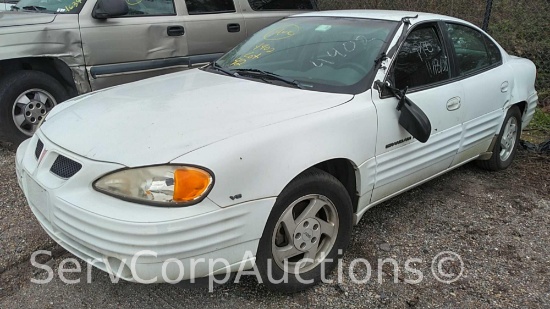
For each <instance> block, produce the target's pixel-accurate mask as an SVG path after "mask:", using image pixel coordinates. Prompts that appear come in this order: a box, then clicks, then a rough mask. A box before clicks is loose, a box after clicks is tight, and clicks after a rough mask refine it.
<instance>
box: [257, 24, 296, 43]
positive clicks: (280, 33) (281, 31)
mask: <svg viewBox="0 0 550 309" xmlns="http://www.w3.org/2000/svg"><path fill="white" fill-rule="evenodd" d="M298 32H300V27H299V26H298V25H294V24H292V25H288V26H285V27H283V28H278V29H275V30H273V31H271V32H269V33H267V34H266V35H264V40H266V41H278V40H284V39H288V38H291V37H293V36H295V35H296V34H297V33H298Z"/></svg>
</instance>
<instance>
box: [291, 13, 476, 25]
mask: <svg viewBox="0 0 550 309" xmlns="http://www.w3.org/2000/svg"><path fill="white" fill-rule="evenodd" d="M416 15H418V18H411V23H418V22H421V21H426V20H448V21H458V22H462V23H467V24H470V23H468V22H466V21H464V20H462V19H458V18H454V17H450V16H445V15H439V14H432V13H424V12H411V11H393V10H335V11H317V12H311V13H303V14H299V15H294V16H309V17H347V18H367V19H382V20H391V21H400V20H401V19H402V18H403V17H415V16H416Z"/></svg>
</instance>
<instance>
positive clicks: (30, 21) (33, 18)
mask: <svg viewBox="0 0 550 309" xmlns="http://www.w3.org/2000/svg"><path fill="white" fill-rule="evenodd" d="M56 16H57V15H56V14H45V13H30V12H13V11H9V12H1V11H0V28H1V27H12V26H25V25H40V24H48V23H51V22H53V21H54V20H55V17H56Z"/></svg>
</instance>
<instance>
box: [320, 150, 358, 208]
mask: <svg viewBox="0 0 550 309" xmlns="http://www.w3.org/2000/svg"><path fill="white" fill-rule="evenodd" d="M314 167H315V168H318V169H320V170H323V171H325V172H327V173H329V174H331V175H332V176H334V177H336V179H338V180H339V181H340V182H341V183H342V184H343V185H344V187H346V190H347V191H348V194H349V197H350V199H351V204H352V205H353V212H356V211H357V205H358V202H359V195H358V194H357V178H356V174H355V168H354V165H353V163H352V162H351V161H350V160H347V159H332V160H328V161H325V162H321V163H318V164H316V165H315V166H314Z"/></svg>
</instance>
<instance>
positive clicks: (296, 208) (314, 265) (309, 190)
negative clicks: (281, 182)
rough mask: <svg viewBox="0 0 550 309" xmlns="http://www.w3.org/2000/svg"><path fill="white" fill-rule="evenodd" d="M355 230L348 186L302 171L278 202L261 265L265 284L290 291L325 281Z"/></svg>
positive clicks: (263, 245) (260, 256)
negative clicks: (353, 228) (353, 229)
mask: <svg viewBox="0 0 550 309" xmlns="http://www.w3.org/2000/svg"><path fill="white" fill-rule="evenodd" d="M351 229H352V205H351V199H350V196H349V194H348V193H347V190H346V188H345V187H344V186H343V185H342V183H340V182H339V181H338V179H336V178H335V177H334V176H332V175H330V174H328V173H326V172H324V171H321V170H319V169H313V168H312V169H310V170H308V171H306V172H304V173H302V174H301V175H299V176H298V177H296V178H295V179H294V180H293V181H292V182H291V183H290V184H288V185H287V187H286V188H285V189H284V190H283V192H282V193H281V194H280V195H279V197H278V198H277V201H276V202H275V205H274V207H273V210H272V211H271V214H270V216H269V219H268V221H267V225H266V227H265V229H264V232H263V235H262V238H261V240H260V244H259V247H258V254H257V259H256V264H257V266H258V270H259V272H260V275H261V277H262V281H263V283H264V284H265V285H266V286H267V288H269V289H271V290H278V291H282V292H286V293H293V292H298V291H301V290H304V289H306V288H308V287H310V286H312V285H315V284H317V283H319V282H320V281H321V279H322V278H326V277H327V275H328V274H329V273H330V271H331V270H332V269H333V268H334V266H335V265H336V264H337V260H338V258H339V257H341V255H342V253H343V251H344V250H345V249H346V247H347V246H348V244H349V241H350V235H351ZM322 264H324V265H322ZM287 277H288V280H283V281H282V282H277V283H276V282H275V281H281V280H282V279H283V278H287Z"/></svg>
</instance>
